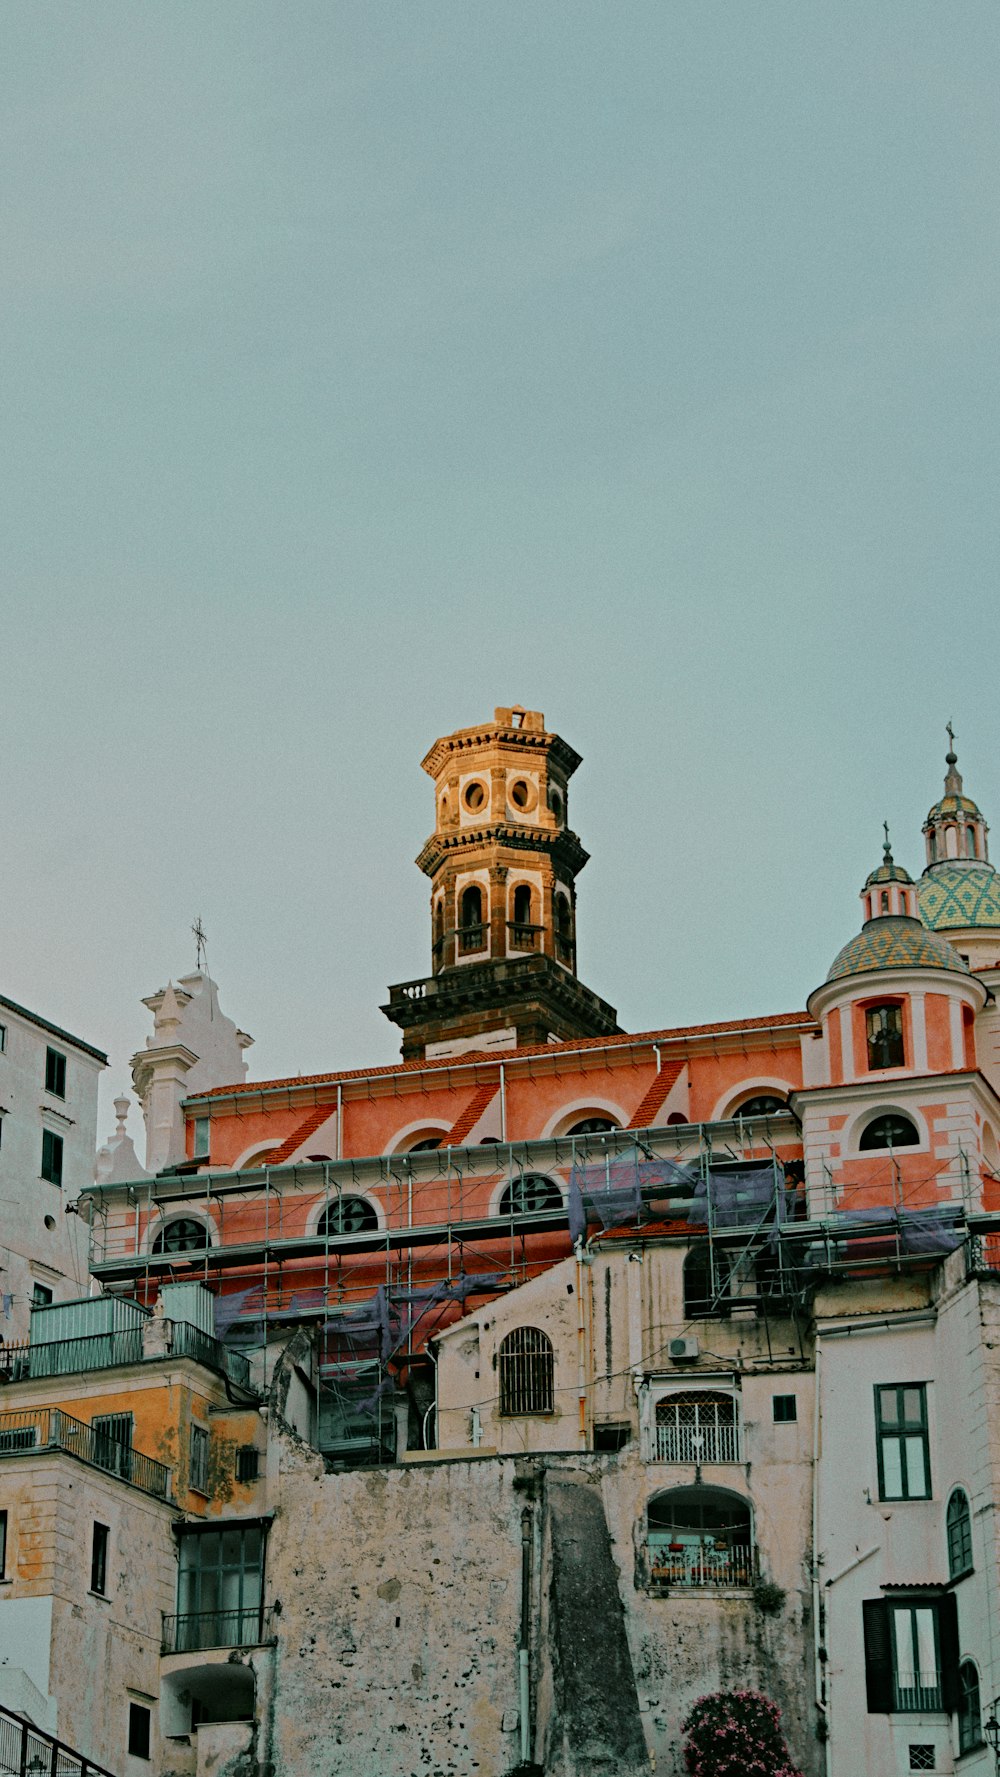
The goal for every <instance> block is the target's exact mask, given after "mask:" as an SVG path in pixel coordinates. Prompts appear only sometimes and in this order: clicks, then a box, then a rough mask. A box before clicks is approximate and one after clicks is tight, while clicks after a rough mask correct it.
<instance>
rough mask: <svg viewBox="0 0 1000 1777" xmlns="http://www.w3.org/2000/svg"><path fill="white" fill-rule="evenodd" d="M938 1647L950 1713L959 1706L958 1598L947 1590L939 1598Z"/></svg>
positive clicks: (945, 1704) (942, 1684)
mask: <svg viewBox="0 0 1000 1777" xmlns="http://www.w3.org/2000/svg"><path fill="white" fill-rule="evenodd" d="M937 1612H938V1647H939V1650H940V1658H941V1695H942V1700H943V1702H944V1707H945V1708H946V1709H947V1711H948V1714H949V1715H954V1713H955V1711H956V1710H957V1708H958V1699H959V1683H958V1666H959V1652H958V1599H957V1598H956V1597H955V1594H954V1592H946V1593H945V1595H944V1597H943V1598H939V1599H938V1606H937Z"/></svg>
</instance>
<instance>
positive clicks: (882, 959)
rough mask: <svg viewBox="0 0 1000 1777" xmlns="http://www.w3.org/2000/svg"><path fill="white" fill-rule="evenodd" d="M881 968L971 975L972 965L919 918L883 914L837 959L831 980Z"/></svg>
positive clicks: (842, 951)
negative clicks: (926, 927)
mask: <svg viewBox="0 0 1000 1777" xmlns="http://www.w3.org/2000/svg"><path fill="white" fill-rule="evenodd" d="M879 969H951V970H952V972H953V973H955V974H959V975H967V974H968V973H969V965H968V963H966V962H963V960H962V958H961V957H960V956H959V954H958V951H957V950H955V949H954V948H953V946H952V945H951V944H949V943H948V941H947V939H946V938H939V937H938V935H937V933H936V932H929V931H927V930H926V929H925V927H924V926H922V925H921V924H920V921H919V920H917V919H904V918H901V917H900V916H898V915H887V914H883V916H882V917H881V919H870V920H868V921H867V922H866V924H865V925H864V926H862V928H861V930H860V932H859V933H858V935H857V937H856V938H852V939H851V941H850V943H849V944H845V945H844V948H843V950H841V951H840V952H839V953H838V955H837V956H836V958H835V959H834V963H833V967H832V968H831V969H830V972H829V974H828V975H827V980H828V981H839V980H840V979H841V977H842V976H844V975H867V974H873V973H875V972H876V971H877V970H879Z"/></svg>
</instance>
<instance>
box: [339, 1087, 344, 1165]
mask: <svg viewBox="0 0 1000 1777" xmlns="http://www.w3.org/2000/svg"><path fill="white" fill-rule="evenodd" d="M343 1158H344V1087H343V1082H342V1081H341V1080H338V1081H337V1159H338V1160H342V1159H343Z"/></svg>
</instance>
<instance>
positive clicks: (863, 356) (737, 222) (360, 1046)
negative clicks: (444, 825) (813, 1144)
mask: <svg viewBox="0 0 1000 1777" xmlns="http://www.w3.org/2000/svg"><path fill="white" fill-rule="evenodd" d="M998 90H1000V13H998V10H997V7H996V5H995V3H994V0H990V3H989V4H987V3H985V0H963V4H962V5H961V6H958V7H952V6H942V5H941V4H940V0H858V3H855V0H838V4H837V5H835V6H831V5H830V4H829V3H828V0H822V3H811V0H761V3H759V4H755V5H747V4H746V0H655V3H654V4H642V3H639V0H628V4H626V5H621V4H611V3H610V0H608V3H607V4H603V5H594V4H586V3H581V0H574V4H572V5H557V4H549V5H545V6H539V5H537V4H532V5H527V4H514V3H511V0H505V4H503V5H502V6H492V7H488V6H478V5H472V4H464V5H459V4H451V5H449V4H442V3H440V0H438V3H437V4H434V5H430V4H425V3H424V0H395V3H394V4H391V5H388V4H379V3H378V0H359V3H357V4H350V5H344V4H337V3H336V0H318V3H316V4H307V3H305V0H285V3H284V4H282V5H281V6H274V5H262V4H258V3H255V0H249V3H248V0H238V3H235V0H234V3H233V4H223V3H221V0H196V3H195V0H189V3H185V0H171V4H170V5H167V6H150V5H149V4H148V3H147V0H133V3H132V4H129V3H127V0H117V3H116V4H106V3H104V0H78V3H76V4H71V3H69V0H56V3H49V0H32V3H31V5H30V6H22V7H12V8H8V10H7V14H6V17H5V19H4V24H3V32H2V55H0V168H2V175H0V177H2V187H0V225H2V240H3V251H2V256H0V297H2V311H3V326H2V332H0V352H2V357H3V402H2V408H0V443H2V453H3V469H2V476H0V502H2V508H3V511H2V530H0V535H2V537H3V546H2V561H3V565H2V584H3V606H4V625H3V639H4V644H5V645H4V651H3V652H4V673H3V687H4V696H3V711H4V724H3V733H4V746H3V754H2V758H3V778H4V807H5V820H4V843H3V847H2V853H0V895H2V903H3V909H4V917H3V922H2V929H0V930H2V935H0V990H2V991H4V992H7V993H8V994H10V995H11V996H12V997H13V998H15V999H19V1000H22V1001H24V1002H26V1003H27V1004H28V1005H30V1006H32V1007H34V1008H35V1009H36V1010H38V1011H40V1012H42V1013H43V1014H46V1015H48V1016H50V1017H52V1018H54V1019H56V1020H57V1021H59V1022H63V1023H65V1024H67V1025H68V1026H69V1027H70V1028H71V1029H73V1030H75V1031H77V1032H78V1033H79V1034H80V1035H81V1036H83V1037H85V1038H87V1039H89V1040H91V1041H93V1042H96V1043H98V1044H101V1045H103V1046H106V1047H108V1048H109V1049H110V1051H111V1054H112V1058H113V1062H114V1068H113V1071H112V1072H110V1073H109V1075H108V1077H107V1082H106V1086H107V1092H106V1098H107V1099H110V1096H111V1094H112V1092H113V1091H115V1090H117V1089H120V1086H121V1084H122V1082H123V1081H124V1080H125V1079H126V1078H127V1070H126V1062H127V1058H128V1056H129V1054H130V1053H131V1052H132V1050H133V1049H134V1048H136V1047H138V1046H139V1044H140V1042H141V1041H142V1040H143V1038H144V1036H145V1034H146V1029H147V1021H146V1014H145V1012H144V1010H143V1008H142V1007H140V1006H139V1004H138V999H139V995H140V994H143V993H149V992H151V991H153V990H154V989H155V988H157V987H159V986H161V985H162V984H163V983H164V981H165V980H166V979H167V977H168V976H169V975H171V974H172V975H174V976H176V975H178V974H180V973H183V972H184V971H185V970H186V969H187V968H188V967H190V966H191V963H192V962H193V946H192V943H191V940H190V937H189V934H188V926H189V924H190V922H191V920H192V919H193V917H194V916H195V915H196V914H201V916H202V917H203V919H204V920H205V923H206V926H207V928H208V933H209V956H210V962H211V964H212V968H213V972H214V973H215V975H216V976H217V978H218V979H219V981H220V983H221V987H222V994H223V1003H224V1005H225V1007H226V1009H227V1010H228V1011H229V1012H230V1013H231V1014H232V1015H233V1016H235V1017H237V1018H238V1019H239V1020H240V1021H241V1022H242V1023H243V1024H245V1026H246V1027H247V1028H248V1029H249V1030H251V1031H252V1032H253V1033H254V1035H255V1036H256V1038H257V1046H256V1047H255V1049H254V1050H252V1051H251V1062H252V1070H253V1072H254V1074H255V1075H257V1076H258V1077H260V1076H266V1075H268V1074H284V1073H288V1072H295V1071H297V1070H299V1069H302V1070H304V1071H314V1070H319V1069H322V1068H325V1067H328V1066H335V1065H341V1064H343V1065H348V1066H350V1065H361V1064H363V1063H369V1062H371V1063H374V1062H381V1061H385V1060H388V1059H391V1058H392V1057H393V1056H394V1055H395V1054H396V1052H397V1040H396V1033H395V1031H394V1030H393V1028H392V1027H391V1026H389V1025H388V1024H387V1023H386V1022H385V1021H384V1020H383V1019H382V1017H381V1015H380V1013H379V1012H378V1010H377V1008H378V1004H379V1002H380V1000H382V999H383V998H384V997H385V989H386V986H387V985H388V983H389V982H391V981H396V980H405V979H407V978H408V977H410V976H415V975H419V974H421V973H423V972H424V971H425V969H426V967H427V965H428V955H429V952H428V929H427V913H426V893H425V884H424V881H423V879H422V878H421V877H420V875H419V873H418V872H417V871H416V870H415V868H414V867H413V864H412V859H413V857H414V855H415V853H416V851H417V849H418V847H419V845H420V843H421V841H422V839H423V837H424V836H425V833H426V831H427V830H428V827H429V824H430V821H431V813H432V810H431V792H430V784H429V781H428V780H427V779H426V778H424V777H423V774H422V773H421V772H420V770H419V760H420V758H421V756H422V754H423V752H424V750H425V749H426V747H427V746H428V745H429V744H430V742H431V741H432V740H433V739H434V738H435V736H436V735H437V734H439V733H443V732H446V731H447V730H448V729H450V728H453V727H457V726H461V725H464V724H466V723H469V722H473V721H476V720H477V719H480V718H481V717H483V716H484V715H487V714H489V713H490V712H491V711H492V709H493V706H494V704H497V703H510V702H521V703H524V704H527V705H530V706H533V707H536V708H542V709H544V711H545V713H546V716H547V717H548V719H549V723H550V725H551V726H553V727H555V728H557V729H558V730H559V731H560V732H561V733H563V734H565V736H566V737H567V739H568V740H570V741H571V742H572V744H573V745H574V746H576V747H577V748H578V750H579V751H580V752H582V753H583V754H584V761H585V762H584V765H583V767H582V768H581V770H580V772H579V774H578V777H577V779H576V790H575V795H574V798H573V803H572V810H571V812H572V818H573V823H574V825H575V826H576V828H577V830H578V831H579V833H580V836H581V838H582V840H583V842H584V844H585V845H586V846H587V848H588V849H589V850H590V851H591V853H592V862H591V863H590V865H589V866H588V868H587V870H586V871H585V873H584V875H583V877H582V878H581V882H580V913H579V920H580V962H581V973H582V975H583V977H584V979H585V980H586V981H587V982H588V984H589V985H590V986H592V987H593V988H595V989H596V990H597V991H598V992H599V993H601V994H603V995H604V996H605V997H606V998H608V999H610V1000H611V1001H612V1002H613V1003H615V1004H616V1005H617V1006H618V1008H619V1013H620V1017H621V1019H622V1022H623V1023H624V1024H625V1025H626V1026H628V1027H630V1028H633V1029H641V1028H648V1027H651V1026H658V1025H667V1024H672V1023H687V1022H695V1021H701V1020H707V1019H712V1018H716V1017H724V1016H738V1015H741V1014H757V1013H762V1012H768V1011H776V1010H781V1009H791V1008H794V1007H797V1006H800V1005H802V1004H803V1003H804V1000H805V996H806V994H807V993H808V992H809V990H810V989H811V988H812V987H813V986H815V985H816V983H817V982H818V981H819V980H820V979H821V977H822V976H823V974H824V973H825V971H826V968H827V966H828V964H829V961H830V959H831V957H832V955H833V954H834V952H835V951H836V949H837V948H838V946H839V945H840V943H841V942H842V941H843V940H844V939H845V938H847V937H848V936H849V935H850V933H851V932H852V931H853V930H854V929H856V926H857V924H858V921H859V917H860V913H859V908H858V903H857V900H856V894H857V890H858V888H859V887H860V883H861V880H862V879H863V877H864V874H865V872H866V870H867V869H868V868H869V867H870V865H871V864H872V863H873V862H874V861H875V860H876V858H877V856H878V848H879V840H880V837H881V831H880V830H881V822H882V819H883V817H884V816H888V818H889V820H890V822H891V824H892V829H893V838H894V841H895V848H896V854H897V857H899V858H900V859H901V861H903V862H905V863H906V864H907V865H909V867H910V868H911V870H914V871H916V870H917V869H919V868H920V867H921V864H922V857H921V842H920V833H919V829H920V823H921V820H922V818H923V815H924V813H925V811H926V808H927V806H928V804H929V803H930V802H931V800H932V799H933V798H934V797H935V796H936V795H937V794H938V793H939V786H940V783H941V778H942V773H943V770H944V766H943V751H944V740H943V724H944V722H945V721H946V719H947V718H948V717H949V716H951V717H952V718H953V719H954V722H955V725H956V728H957V729H958V733H959V755H960V762H961V766H962V768H963V770H964V771H965V774H966V785H967V788H968V789H969V790H970V792H971V793H972V794H974V795H976V796H977V797H978V798H979V800H980V801H981V803H982V804H983V806H984V807H985V809H986V812H987V816H988V817H989V816H991V815H992V816H993V818H994V820H995V821H996V823H997V827H998V831H997V844H998V845H1000V760H998V755H997V745H996V689H995V678H996V661H997V659H998V654H1000V647H998V644H1000V636H998V629H1000V620H998V601H997V595H996V564H997V548H996V529H997V519H996V513H997V481H998V474H997V470H998V463H997V407H996V400H997V365H998V352H997V330H998V328H997V316H998V269H1000V251H998V248H1000V232H998V216H997V203H998V199H997V193H998V189H1000V187H998V177H997V174H998V166H997V160H998V152H997V151H998V134H1000V132H998V126H997V92H998ZM103 1123H104V1125H105V1126H106V1127H110V1124H109V1123H108V1117H107V1114H106V1113H105V1115H104V1117H103Z"/></svg>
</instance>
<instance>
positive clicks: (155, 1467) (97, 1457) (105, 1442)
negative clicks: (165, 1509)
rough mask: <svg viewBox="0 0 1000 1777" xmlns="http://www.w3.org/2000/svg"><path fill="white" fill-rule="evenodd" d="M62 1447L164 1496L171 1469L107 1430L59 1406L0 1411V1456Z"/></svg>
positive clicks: (143, 1488)
mask: <svg viewBox="0 0 1000 1777" xmlns="http://www.w3.org/2000/svg"><path fill="white" fill-rule="evenodd" d="M29 1450H30V1451H33V1452H40V1451H43V1450H65V1451H66V1452H67V1453H68V1455H70V1456H75V1457H77V1458H78V1459H79V1461H80V1462H86V1463H88V1464H89V1465H90V1467H91V1468H98V1469H103V1470H104V1472H105V1474H109V1475H116V1476H117V1477H118V1479H119V1480H120V1481H127V1482H128V1483H129V1484H130V1486H132V1487H138V1489H139V1491H140V1493H151V1494H152V1495H153V1497H154V1499H166V1498H168V1496H169V1492H170V1470H169V1469H168V1468H165V1467H164V1465H163V1463H162V1462H156V1461H154V1459H153V1457H152V1456H143V1454H142V1452H141V1451H139V1450H133V1448H132V1446H131V1444H121V1443H119V1442H118V1441H117V1439H115V1438H111V1437H109V1436H108V1434H107V1433H106V1432H103V1431H95V1430H94V1428H93V1426H90V1425H84V1424H83V1422H82V1420H79V1419H72V1418H71V1417H70V1415H69V1414H68V1413H64V1412H63V1411H62V1409H61V1408H60V1407H39V1408H35V1409H33V1410H31V1411H28V1412H24V1413H0V1459H2V1458H3V1457H4V1456H13V1455H18V1456H21V1455H24V1454H25V1452H27V1451H29Z"/></svg>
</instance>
